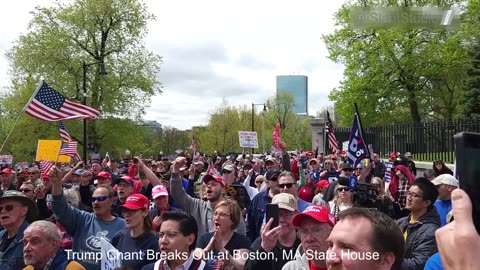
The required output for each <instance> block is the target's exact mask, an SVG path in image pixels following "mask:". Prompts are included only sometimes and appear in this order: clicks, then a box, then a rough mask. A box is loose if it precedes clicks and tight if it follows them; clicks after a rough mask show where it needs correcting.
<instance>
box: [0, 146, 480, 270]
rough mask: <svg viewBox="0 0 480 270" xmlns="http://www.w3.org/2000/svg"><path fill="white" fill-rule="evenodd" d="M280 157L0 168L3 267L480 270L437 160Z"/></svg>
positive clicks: (458, 197) (463, 214)
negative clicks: (423, 163)
mask: <svg viewBox="0 0 480 270" xmlns="http://www.w3.org/2000/svg"><path fill="white" fill-rule="evenodd" d="M286 149H287V146H286V144H285V143H283V142H282V143H281V149H280V150H281V153H280V152H279V153H277V154H273V155H268V156H253V155H248V154H240V155H236V156H234V155H230V156H209V157H206V156H202V155H196V156H195V159H193V158H191V157H190V156H188V155H187V156H180V157H177V158H175V159H174V160H169V159H168V158H161V159H159V160H148V159H142V158H139V157H134V158H124V159H123V160H109V159H108V160H107V159H105V160H103V161H99V160H91V161H89V162H88V164H85V163H84V162H83V161H79V162H77V163H76V164H74V165H72V166H68V165H66V164H56V165H55V166H53V167H52V168H51V169H50V170H49V171H46V172H44V173H41V171H42V169H43V168H40V165H39V164H36V163H33V164H31V165H30V167H29V168H28V169H25V170H21V171H18V170H16V169H15V168H9V167H5V168H3V169H2V171H1V173H0V182H1V185H0V187H1V189H0V195H1V197H0V226H1V229H2V230H1V231H0V269H2V270H3V269H5V270H17V269H33V270H40V269H42V270H45V269H48V270H52V269H74V270H75V269H89V270H90V269H92V270H93V269H101V262H102V259H104V258H103V257H102V256H105V254H113V255H112V256H116V259H118V261H120V262H121V263H120V264H121V269H144V270H150V269H154V270H157V269H179V270H180V269H182V270H187V269H237V270H240V269H262V270H265V269H315V270H317V269H331V270H335V269H372V270H375V269H396V270H400V269H406V270H410V269H412V270H413V269H430V270H432V269H465V270H470V269H478V268H479V267H480V261H479V259H478V256H476V254H475V253H478V252H480V244H479V243H480V241H479V240H480V236H479V234H478V233H477V231H476V230H475V227H474V225H473V221H472V217H471V211H472V210H471V209H472V206H471V203H470V199H469V198H468V195H467V194H466V193H465V192H463V191H462V190H460V189H458V187H459V182H458V180H457V179H455V177H454V176H453V172H452V171H451V170H450V169H448V167H447V166H446V165H445V163H443V162H442V161H440V160H439V161H435V162H434V163H433V164H432V169H431V170H427V171H425V173H424V177H416V174H417V172H416V167H415V162H414V161H413V159H412V154H411V153H405V154H404V155H402V157H401V158H399V155H398V154H397V153H391V154H390V155H389V160H385V161H383V160H382V159H381V157H380V156H379V155H378V154H376V153H373V154H372V158H371V161H369V160H364V161H362V162H360V163H359V164H358V165H356V166H352V164H349V163H347V162H346V161H345V160H344V157H342V156H337V155H333V154H332V155H323V154H322V153H316V152H314V151H304V152H288V151H286ZM387 162H391V163H393V166H391V167H389V165H388V163H387ZM386 175H388V177H386ZM271 205H273V206H275V207H276V208H277V209H278V211H277V212H275V214H274V215H273V216H272V215H271V214H272V213H267V212H268V211H267V209H269V206H271ZM267 216H269V217H271V218H267ZM453 217H455V218H453ZM459 228H461V230H460V229H459ZM104 240H106V241H107V242H109V243H110V244H111V246H113V247H114V248H115V250H116V252H110V250H107V252H106V253H104V251H105V250H103V251H102V249H104V248H105V246H104V245H102V243H103V241H104ZM460 258H462V259H460Z"/></svg>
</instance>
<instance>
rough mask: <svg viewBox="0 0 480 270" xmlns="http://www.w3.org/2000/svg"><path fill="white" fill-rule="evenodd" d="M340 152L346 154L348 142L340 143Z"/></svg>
mask: <svg viewBox="0 0 480 270" xmlns="http://www.w3.org/2000/svg"><path fill="white" fill-rule="evenodd" d="M342 150H343V151H345V152H347V151H348V141H345V142H343V143H342Z"/></svg>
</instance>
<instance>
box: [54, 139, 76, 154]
mask: <svg viewBox="0 0 480 270" xmlns="http://www.w3.org/2000/svg"><path fill="white" fill-rule="evenodd" d="M58 154H59V155H67V156H78V152H77V142H76V141H69V142H63V141H62V145H61V147H60V152H58Z"/></svg>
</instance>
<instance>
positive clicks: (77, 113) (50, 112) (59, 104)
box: [25, 81, 100, 122]
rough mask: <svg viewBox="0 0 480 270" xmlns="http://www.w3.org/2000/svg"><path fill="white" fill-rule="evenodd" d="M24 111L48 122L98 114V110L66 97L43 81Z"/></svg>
mask: <svg viewBox="0 0 480 270" xmlns="http://www.w3.org/2000/svg"><path fill="white" fill-rule="evenodd" d="M25 112H26V113H27V114H29V115H30V116H32V117H34V118H38V119H40V120H44V121H48V122H57V121H60V120H71V119H94V118H97V117H98V116H99V115H100V112H99V111H97V110H95V109H93V108H90V107H88V106H85V105H82V104H78V103H75V102H72V101H70V100H68V99H66V98H65V97H64V96H62V95H61V94H60V93H58V92H57V91H55V90H54V89H53V88H51V87H50V86H48V85H47V84H46V83H45V82H44V81H42V83H41V84H40V86H39V87H38V89H37V91H35V93H34V94H33V97H32V98H31V99H30V101H29V102H28V104H27V106H26V107H25Z"/></svg>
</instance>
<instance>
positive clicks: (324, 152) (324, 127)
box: [323, 111, 328, 156]
mask: <svg viewBox="0 0 480 270" xmlns="http://www.w3.org/2000/svg"><path fill="white" fill-rule="evenodd" d="M324 119H325V121H324V122H325V123H324V124H323V154H324V155H325V156H327V154H328V146H327V142H328V139H327V136H328V135H327V121H328V116H327V111H325V118H324Z"/></svg>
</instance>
